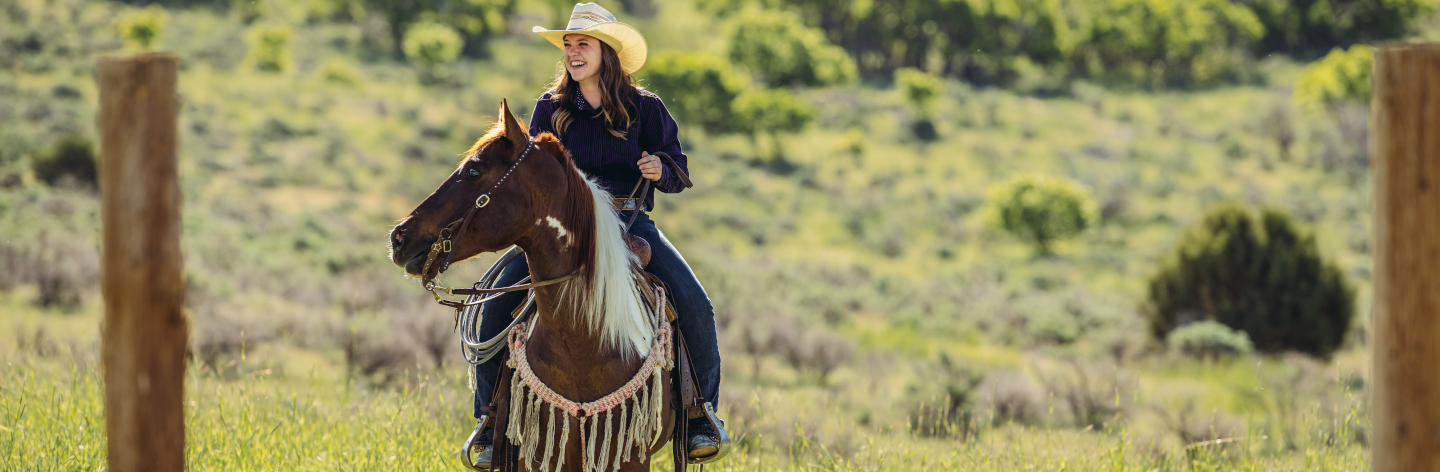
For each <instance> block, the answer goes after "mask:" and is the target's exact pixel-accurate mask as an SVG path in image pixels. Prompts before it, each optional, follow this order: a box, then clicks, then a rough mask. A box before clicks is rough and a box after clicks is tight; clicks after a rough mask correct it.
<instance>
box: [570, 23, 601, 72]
mask: <svg viewBox="0 0 1440 472" xmlns="http://www.w3.org/2000/svg"><path fill="white" fill-rule="evenodd" d="M565 70H568V71H570V78H572V79H575V81H576V82H585V81H587V80H598V79H599V78H600V40H598V39H595V37H594V36H588V35H583V34H567V35H565Z"/></svg>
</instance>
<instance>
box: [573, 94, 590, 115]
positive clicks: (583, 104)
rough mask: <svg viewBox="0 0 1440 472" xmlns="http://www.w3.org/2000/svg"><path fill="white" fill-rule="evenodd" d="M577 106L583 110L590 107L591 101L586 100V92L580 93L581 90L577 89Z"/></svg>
mask: <svg viewBox="0 0 1440 472" xmlns="http://www.w3.org/2000/svg"><path fill="white" fill-rule="evenodd" d="M575 107H576V108H579V109H581V110H589V109H590V102H587V101H585V94H583V93H580V91H579V90H576V91H575Z"/></svg>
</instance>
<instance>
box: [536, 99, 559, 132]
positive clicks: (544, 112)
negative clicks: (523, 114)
mask: <svg viewBox="0 0 1440 472" xmlns="http://www.w3.org/2000/svg"><path fill="white" fill-rule="evenodd" d="M554 113H555V101H554V100H551V99H550V93H549V92H546V93H545V94H544V95H541V96H540V98H539V99H536V100H535V111H533V112H531V113H530V137H532V138H533V137H535V136H539V135H540V133H550V134H555V130H554V129H552V128H553V126H552V125H551V124H550V115H552V114H554ZM557 137H558V136H557Z"/></svg>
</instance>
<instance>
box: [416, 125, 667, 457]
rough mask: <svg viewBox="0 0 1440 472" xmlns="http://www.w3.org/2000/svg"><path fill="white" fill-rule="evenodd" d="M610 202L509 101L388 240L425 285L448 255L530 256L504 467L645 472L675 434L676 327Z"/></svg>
mask: <svg viewBox="0 0 1440 472" xmlns="http://www.w3.org/2000/svg"><path fill="white" fill-rule="evenodd" d="M612 202H613V199H612V197H611V196H610V195H609V194H608V193H607V192H606V191H605V190H603V189H601V188H600V187H598V186H597V185H596V184H595V182H593V181H592V180H590V179H589V178H587V177H586V176H585V174H584V173H583V172H582V171H581V170H580V169H578V168H577V167H575V165H574V163H573V162H572V161H571V159H570V156H569V154H568V153H567V152H566V151H565V149H564V148H563V146H562V145H561V143H560V140H559V139H558V138H556V137H555V136H553V135H551V134H550V133H541V134H540V135H539V136H533V137H532V136H530V135H529V134H528V132H527V131H526V130H525V128H523V127H521V125H520V124H519V122H518V121H516V119H515V117H514V115H512V114H511V112H510V108H509V105H508V103H506V102H505V101H503V100H502V101H501V104H500V118H499V120H498V121H497V122H496V124H495V125H494V127H493V128H492V129H491V130H490V131H489V132H487V133H486V134H485V135H484V136H483V137H481V138H480V139H479V140H477V141H476V142H475V144H474V145H473V146H471V147H470V149H469V150H467V151H466V152H465V153H464V158H463V159H462V160H461V161H460V163H459V164H458V165H457V166H456V167H455V170H454V171H452V172H451V173H450V175H449V176H448V177H446V179H445V180H444V181H443V182H442V183H441V184H440V186H439V187H438V188H436V189H435V191H434V192H432V193H431V194H430V195H429V196H428V197H427V198H425V200H424V201H422V202H420V204H419V205H418V206H416V207H415V209H414V210H413V211H411V213H410V214H409V215H408V216H406V217H405V218H403V219H401V220H400V221H399V222H398V224H396V225H395V226H394V228H393V229H392V230H391V232H390V249H391V253H390V259H391V261H392V262H394V263H395V264H396V265H398V266H400V267H403V268H404V269H405V272H406V273H408V274H409V275H410V276H413V277H417V278H420V279H422V280H423V281H424V283H425V285H426V288H433V286H432V282H431V280H432V279H433V278H434V277H436V276H438V273H439V272H440V271H442V270H443V268H444V267H445V266H447V265H448V263H449V260H451V259H454V260H456V261H461V260H465V259H469V258H473V257H475V256H477V255H479V254H483V253H488V252H496V251H500V250H503V249H506V248H508V247H511V246H512V245H514V246H516V247H518V248H520V249H521V250H523V252H524V254H525V257H527V258H528V261H529V265H530V277H531V280H534V281H535V282H534V283H532V284H530V285H529V286H528V287H527V288H531V289H532V290H533V296H534V300H535V303H534V304H535V306H536V309H537V312H536V314H535V316H534V317H533V318H531V319H530V321H529V322H527V323H524V324H522V325H520V326H519V327H517V328H516V329H514V330H511V332H510V334H509V343H510V348H511V353H510V356H511V357H510V362H509V365H510V367H512V369H513V371H514V372H513V373H512V374H511V377H510V378H508V379H507V378H502V379H501V381H500V382H499V385H498V386H497V394H496V395H495V400H494V402H495V405H496V410H497V412H498V416H500V417H503V418H505V419H502V420H500V421H499V422H498V424H497V425H496V427H497V428H496V433H497V434H496V438H495V444H496V453H497V454H496V464H497V465H498V464H501V463H502V462H501V461H502V460H505V461H507V462H511V463H513V464H516V465H518V466H519V468H520V469H521V470H545V471H548V470H556V471H559V470H587V471H588V470H622V471H648V470H650V456H651V455H653V454H654V453H656V452H657V451H659V450H660V448H662V447H664V446H665V445H666V443H667V442H670V441H671V439H673V436H674V435H675V432H676V430H675V429H674V428H675V425H676V418H675V415H673V414H668V412H669V411H670V405H672V404H673V403H672V402H675V398H674V397H675V395H676V394H677V392H676V391H675V390H676V388H678V387H676V386H675V385H673V382H671V381H670V380H669V378H668V376H663V375H662V370H665V369H669V367H671V366H673V365H674V361H673V359H670V358H667V357H668V356H669V355H670V354H669V353H668V352H665V353H661V352H660V350H666V351H669V350H670V349H671V345H670V344H668V343H669V341H668V340H669V339H670V336H671V334H670V331H669V330H670V327H669V325H668V323H666V322H665V321H664V320H663V319H659V320H658V322H657V312H661V313H663V306H664V304H663V298H664V297H663V289H659V290H661V291H658V292H654V291H651V290H652V287H651V286H650V285H648V284H646V283H645V282H644V281H645V278H644V277H643V275H642V274H643V273H642V271H641V269H642V268H641V263H640V261H639V260H638V258H637V256H636V255H635V254H634V253H633V252H631V250H630V249H629V248H628V247H627V243H626V241H625V239H624V236H623V233H622V231H621V221H620V219H619V215H618V214H617V211H616V210H615V209H614V206H613V203H612ZM457 224H458V225H459V227H458V228H457V227H456V225H457ZM442 252H444V254H443V257H444V260H443V261H442V262H441V263H440V264H435V262H436V260H437V259H439V258H440V257H439V256H441V255H442V254H441V253H442ZM445 290H448V289H445ZM455 292H461V291H460V290H455ZM471 292H474V291H471ZM432 293H433V290H432ZM487 293H493V292H487ZM656 294H658V295H659V297H660V298H659V299H660V300H661V302H660V303H659V304H658V305H657V304H656V298H655V296H656ZM437 300H439V296H438V295H437ZM442 303H444V302H442ZM446 304H449V305H450V306H456V307H457V309H458V308H459V307H458V306H457V305H456V304H455V302H449V303H446ZM657 306H658V307H662V308H658V309H657V308H655V307H657ZM677 335H678V333H677ZM676 337H678V336H676ZM662 338H663V339H662ZM517 350H518V351H520V352H515V351H517ZM662 354H663V355H662ZM657 355H658V357H659V358H660V359H659V360H658V361H657V360H655V358H656V357H657ZM517 360H519V361H523V362H521V363H520V364H517V362H516V361H517ZM524 364H528V369H527V368H525V365H524ZM645 369H652V371H651V372H649V374H648V376H649V378H643V377H646V375H645V374H646V372H645ZM527 370H528V374H527V372H526V371H527ZM526 375H528V377H526ZM502 377H503V376H502ZM662 377H664V378H662ZM637 379H638V381H639V385H638V388H636V383H637ZM527 389H528V390H527ZM547 389H548V391H546V390H547ZM626 389H628V390H629V396H626V395H618V394H619V393H625V392H624V391H625V390H626ZM617 391H618V392H617ZM512 397H514V398H512ZM517 398H519V399H520V401H516V400H517ZM557 398H558V400H557ZM617 398H618V400H617ZM565 402H569V403H565ZM557 404H558V407H557ZM617 413H618V414H617ZM495 416H497V415H492V417H495ZM602 418H603V420H602ZM506 419H508V421H509V422H508V424H507V423H506ZM602 422H603V424H602ZM682 426H683V425H682ZM477 431H478V430H477ZM540 438H545V439H544V440H543V441H541V440H540ZM505 441H509V442H510V443H511V444H518V445H519V447H518V448H515V447H511V448H510V449H508V450H507V449H505V448H502V443H503V442H505ZM680 442H681V441H675V443H676V444H679V443H680ZM542 443H543V445H542ZM467 447H468V446H467ZM542 449H543V450H542ZM517 453H518V457H516V455H517ZM503 456H510V457H503ZM517 459H518V460H517ZM679 466H680V467H681V468H683V467H684V466H683V462H682V463H681V464H680V465H679Z"/></svg>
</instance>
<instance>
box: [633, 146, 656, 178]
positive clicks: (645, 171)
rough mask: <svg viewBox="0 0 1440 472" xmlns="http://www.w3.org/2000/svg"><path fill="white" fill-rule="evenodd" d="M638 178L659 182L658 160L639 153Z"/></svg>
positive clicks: (646, 153) (645, 153)
mask: <svg viewBox="0 0 1440 472" xmlns="http://www.w3.org/2000/svg"><path fill="white" fill-rule="evenodd" d="M638 164H639V165H640V176H641V177H644V178H647V179H650V180H654V181H659V180H660V158H658V157H655V156H652V155H650V153H648V152H644V151H641V152H640V162H638Z"/></svg>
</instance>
